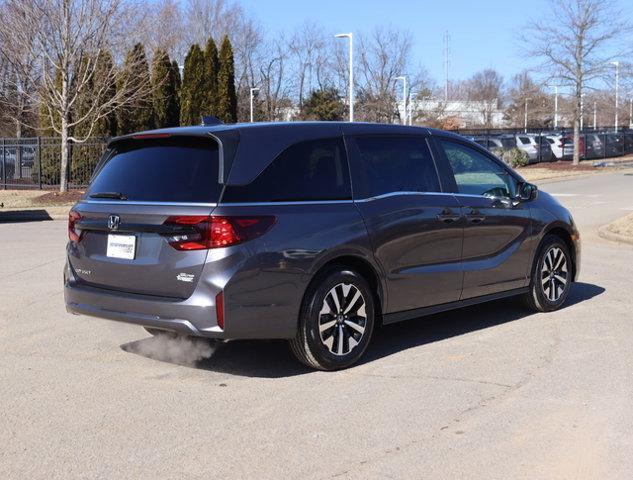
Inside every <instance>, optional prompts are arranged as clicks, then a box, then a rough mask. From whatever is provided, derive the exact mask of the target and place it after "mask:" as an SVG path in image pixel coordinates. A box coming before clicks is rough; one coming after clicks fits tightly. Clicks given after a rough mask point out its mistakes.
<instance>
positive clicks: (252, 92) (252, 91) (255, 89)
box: [251, 87, 259, 123]
mask: <svg viewBox="0 0 633 480" xmlns="http://www.w3.org/2000/svg"><path fill="white" fill-rule="evenodd" d="M255 92H259V88H257V87H253V88H251V123H253V94H254V93H255Z"/></svg>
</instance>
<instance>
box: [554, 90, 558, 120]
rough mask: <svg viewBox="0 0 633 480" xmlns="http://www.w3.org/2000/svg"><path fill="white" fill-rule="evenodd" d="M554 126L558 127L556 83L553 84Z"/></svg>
mask: <svg viewBox="0 0 633 480" xmlns="http://www.w3.org/2000/svg"><path fill="white" fill-rule="evenodd" d="M554 128H558V85H554Z"/></svg>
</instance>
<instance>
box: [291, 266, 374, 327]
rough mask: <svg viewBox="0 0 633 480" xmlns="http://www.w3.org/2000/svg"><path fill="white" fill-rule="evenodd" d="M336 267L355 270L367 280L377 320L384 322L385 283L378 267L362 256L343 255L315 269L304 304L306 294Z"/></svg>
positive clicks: (307, 288) (304, 293)
mask: <svg viewBox="0 0 633 480" xmlns="http://www.w3.org/2000/svg"><path fill="white" fill-rule="evenodd" d="M334 267H342V268H349V269H350V270H354V271H355V272H357V273H359V274H360V275H362V276H363V278H364V279H365V280H367V282H368V283H369V286H370V288H371V289H372V292H373V293H374V307H375V312H376V320H377V321H382V313H383V308H384V305H385V304H386V298H385V292H386V288H385V285H384V282H383V281H382V278H383V277H382V276H381V275H380V273H379V270H378V268H377V267H376V266H374V265H372V263H371V262H370V261H369V260H367V259H366V258H364V257H362V256H360V255H355V254H341V255H338V256H335V257H331V258H328V259H327V260H326V261H324V262H323V263H321V264H319V266H318V267H317V268H316V269H315V271H314V274H313V275H312V279H311V280H310V282H309V284H308V286H307V287H306V289H305V290H304V292H303V298H302V302H303V301H304V300H305V295H306V293H307V292H308V291H309V290H310V288H311V287H312V286H313V285H314V283H315V282H316V281H318V279H319V278H320V277H321V276H322V275H323V273H324V272H326V271H327V270H329V269H331V268H334Z"/></svg>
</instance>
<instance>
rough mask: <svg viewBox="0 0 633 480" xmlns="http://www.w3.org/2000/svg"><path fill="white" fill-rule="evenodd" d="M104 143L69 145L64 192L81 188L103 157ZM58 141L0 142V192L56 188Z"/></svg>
mask: <svg viewBox="0 0 633 480" xmlns="http://www.w3.org/2000/svg"><path fill="white" fill-rule="evenodd" d="M106 143H107V139H105V138H91V139H89V140H88V141H87V142H84V143H72V142H69V144H68V149H69V161H68V170H67V175H68V188H70V189H80V188H85V187H86V186H87V185H88V182H89V181H90V177H91V175H92V172H93V171H94V168H95V166H96V164H97V162H98V161H99V158H100V157H101V155H102V154H103V152H104V150H105V147H106ZM60 165H61V141H60V139H59V138H45V137H36V138H1V139H0V187H1V188H4V189H10V188H11V189H13V188H18V189H19V188H23V189H37V188H39V189H51V188H55V187H58V186H59V183H60Z"/></svg>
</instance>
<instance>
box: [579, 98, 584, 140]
mask: <svg viewBox="0 0 633 480" xmlns="http://www.w3.org/2000/svg"><path fill="white" fill-rule="evenodd" d="M583 128H585V94H584V93H583V94H581V95H580V131H581V132H582V130H583Z"/></svg>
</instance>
